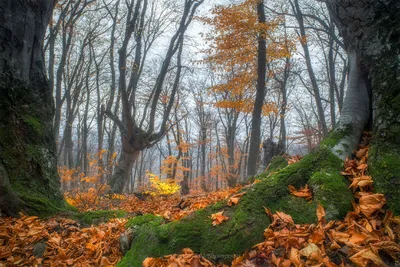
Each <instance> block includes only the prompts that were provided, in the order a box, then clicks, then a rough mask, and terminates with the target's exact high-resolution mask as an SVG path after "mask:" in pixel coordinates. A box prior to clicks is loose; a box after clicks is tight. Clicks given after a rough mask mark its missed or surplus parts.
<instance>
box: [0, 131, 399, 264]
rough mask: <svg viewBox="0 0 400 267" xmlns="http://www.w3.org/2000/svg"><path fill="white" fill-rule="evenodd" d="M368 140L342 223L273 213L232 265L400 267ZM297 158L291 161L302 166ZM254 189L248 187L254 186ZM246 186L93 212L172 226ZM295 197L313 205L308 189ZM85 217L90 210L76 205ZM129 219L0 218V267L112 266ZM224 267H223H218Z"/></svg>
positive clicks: (110, 205)
mask: <svg viewBox="0 0 400 267" xmlns="http://www.w3.org/2000/svg"><path fill="white" fill-rule="evenodd" d="M367 142H368V137H367V136H366V137H365V138H364V141H363V142H362V143H361V145H360V148H359V150H358V151H357V153H356V157H355V159H352V160H346V162H345V169H344V171H343V172H342V175H344V176H346V177H347V178H348V179H349V183H350V186H349V188H351V189H352V190H353V192H354V195H355V199H356V201H355V202H354V203H353V211H350V212H349V213H348V214H347V216H346V217H345V219H344V220H343V221H330V222H328V223H327V222H326V220H325V211H324V208H323V207H322V206H318V209H317V210H316V214H317V217H318V224H302V225H300V224H296V223H295V222H294V221H293V219H292V218H291V216H290V215H287V214H285V213H282V212H276V213H275V214H272V213H271V211H270V210H269V209H267V208H266V209H265V211H266V214H267V215H268V216H269V217H270V218H271V221H272V223H271V225H270V226H269V227H268V228H267V229H265V231H264V241H263V242H261V243H259V244H254V246H253V247H252V248H249V250H248V252H247V253H245V254H244V255H238V256H237V257H236V258H235V259H234V260H233V262H232V263H231V266H236V267H239V266H243V267H252V266H277V267H290V266H295V267H302V266H315V267H317V266H327V267H343V266H360V267H366V266H377V267H383V266H400V263H399V255H400V245H399V241H400V217H395V216H393V214H392V213H391V211H386V210H384V209H383V208H384V205H385V202H386V201H385V198H384V196H383V195H382V194H375V193H373V192H372V185H373V180H372V177H370V176H368V175H367V174H366V170H367V168H368V165H367V159H368V147H367ZM298 160H299V158H295V159H293V160H292V162H295V161H298ZM249 186H251V185H249ZM240 189H241V187H239V186H238V187H236V188H233V189H227V190H225V191H219V192H212V193H208V194H198V193H196V194H194V195H189V196H186V197H184V198H180V197H177V196H170V197H162V196H143V195H124V196H114V197H108V198H107V197H105V198H102V199H99V202H98V203H97V204H98V205H96V207H93V208H91V209H94V208H96V209H107V210H115V211H116V213H117V210H119V211H120V210H123V211H124V216H125V217H132V216H136V215H141V214H146V213H152V214H155V215H159V216H162V217H164V218H165V219H166V220H167V221H173V220H179V219H181V218H183V217H184V216H187V215H188V214H190V213H193V212H194V211H196V210H198V209H202V208H204V207H206V206H208V205H211V204H214V203H216V202H218V201H221V200H224V199H226V201H227V202H228V205H236V204H237V203H238V202H239V201H240V198H241V196H242V195H243V194H244V193H238V191H239V190H240ZM289 191H290V192H291V194H292V195H294V196H297V197H302V198H304V199H306V200H307V201H308V200H311V199H312V192H311V190H310V189H309V187H308V185H304V186H303V188H300V189H296V188H294V187H293V186H291V185H289ZM78 208H80V210H81V212H85V211H88V208H87V207H83V206H81V207H79V206H78ZM211 219H212V220H213V222H212V225H210V227H220V225H223V223H224V222H225V221H227V220H229V217H227V216H225V215H224V214H223V212H217V213H215V214H213V215H212V216H211ZM126 221H127V218H112V219H110V220H108V221H106V222H103V223H100V224H98V225H91V226H90V227H83V225H81V224H80V223H79V221H75V220H72V219H69V218H63V217H54V218H49V219H47V220H40V219H39V218H37V217H35V216H25V215H23V214H21V217H20V218H9V217H0V267H3V266H114V265H115V264H116V263H117V262H118V261H119V259H120V258H121V257H122V252H121V248H120V237H121V235H123V233H124V231H125V223H126ZM143 266H145V267H162V266H170V267H175V266H199V267H200V266H202V267H207V266H216V265H214V264H213V263H212V262H211V261H209V260H207V259H205V258H204V257H203V256H202V255H196V254H195V253H194V252H193V251H192V250H191V249H190V248H185V249H183V250H182V253H181V254H175V255H168V256H165V257H163V258H147V259H146V260H145V261H144V262H143ZM218 266H221V265H218Z"/></svg>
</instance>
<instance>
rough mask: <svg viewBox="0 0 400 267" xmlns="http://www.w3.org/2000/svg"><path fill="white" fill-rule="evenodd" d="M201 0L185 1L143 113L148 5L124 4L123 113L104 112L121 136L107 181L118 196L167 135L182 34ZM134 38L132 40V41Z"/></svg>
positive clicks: (120, 65)
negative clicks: (146, 153)
mask: <svg viewBox="0 0 400 267" xmlns="http://www.w3.org/2000/svg"><path fill="white" fill-rule="evenodd" d="M203 1H204V0H199V1H196V0H185V1H184V4H183V11H182V15H181V17H180V19H179V23H178V27H177V29H176V31H175V33H174V34H173V36H172V37H171V39H170V40H169V44H168V48H167V51H166V52H165V57H164V60H163V62H162V65H161V69H160V70H159V73H158V76H157V78H156V82H155V84H154V86H153V87H152V89H151V94H150V96H148V99H147V102H146V103H145V105H144V106H145V107H144V109H143V110H142V111H139V109H138V106H139V105H138V103H137V95H138V91H139V89H138V88H139V80H140V77H141V74H142V71H143V66H144V63H145V56H146V53H147V52H148V49H149V46H151V42H150V44H149V43H148V40H146V39H145V38H144V35H145V19H146V16H147V12H148V8H149V5H148V4H149V3H148V1H147V0H142V1H127V2H126V4H127V9H128V11H127V12H128V13H127V16H126V27H125V33H124V37H123V40H122V44H121V47H120V48H119V50H118V55H119V61H118V68H119V80H118V90H119V93H120V95H121V104H122V114H121V116H118V115H117V114H114V113H113V112H112V111H111V110H110V106H108V107H107V109H106V111H105V113H106V115H107V116H108V117H109V118H110V119H112V120H113V121H115V123H116V124H117V125H118V127H119V130H120V133H121V144H122V149H121V153H120V156H119V159H118V165H117V166H116V167H115V170H114V174H113V176H112V178H111V181H110V186H111V190H112V192H114V193H121V192H122V191H123V189H124V188H125V186H126V184H127V182H128V181H129V179H130V175H131V171H132V166H133V163H134V162H135V160H136V159H137V157H138V156H139V153H140V151H142V150H144V149H146V148H149V147H152V146H153V145H155V144H156V143H157V142H158V141H160V140H161V139H162V138H163V137H164V135H165V133H166V130H167V128H168V127H167V122H168V119H169V114H170V113H171V109H172V107H173V104H174V99H175V95H176V94H177V91H178V88H179V84H180V78H181V77H180V75H181V70H182V63H181V56H182V50H183V41H184V35H185V32H186V29H187V28H188V26H189V25H190V23H191V21H192V19H193V16H194V14H195V12H196V9H197V8H198V7H199V6H200V5H201V4H202V3H203ZM150 34H151V33H150ZM133 38H134V40H132V39H133ZM132 41H134V43H135V46H134V48H133V49H132V48H131V47H130V46H129V44H130V42H132ZM130 49H132V50H133V52H134V53H133V54H134V55H133V62H132V64H129V62H128V57H129V56H130V52H129V50H130ZM174 56H176V61H177V63H176V66H177V70H176V73H175V80H174V85H173V89H172V91H171V94H170V96H169V100H168V105H167V109H166V110H164V112H163V115H162V116H160V117H161V118H159V120H160V122H159V125H157V123H158V121H157V111H158V105H159V102H160V96H161V93H162V91H163V87H164V82H165V79H166V76H167V75H168V73H169V72H170V68H171V65H172V59H173V57H174ZM113 89H114V88H113Z"/></svg>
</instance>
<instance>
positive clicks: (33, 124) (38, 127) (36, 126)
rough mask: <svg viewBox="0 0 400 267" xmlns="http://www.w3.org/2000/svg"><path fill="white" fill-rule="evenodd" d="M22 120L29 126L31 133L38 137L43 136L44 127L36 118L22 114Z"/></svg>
mask: <svg viewBox="0 0 400 267" xmlns="http://www.w3.org/2000/svg"><path fill="white" fill-rule="evenodd" d="M22 119H23V121H24V122H25V123H26V124H27V125H29V127H30V128H31V130H32V131H33V132H35V133H37V134H38V135H42V134H43V127H44V125H43V123H42V122H41V121H40V120H39V119H38V118H36V117H34V116H32V115H29V114H24V115H23V117H22Z"/></svg>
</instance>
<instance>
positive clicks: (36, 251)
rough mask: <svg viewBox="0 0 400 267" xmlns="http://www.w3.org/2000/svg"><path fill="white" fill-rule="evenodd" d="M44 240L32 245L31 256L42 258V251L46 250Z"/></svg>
mask: <svg viewBox="0 0 400 267" xmlns="http://www.w3.org/2000/svg"><path fill="white" fill-rule="evenodd" d="M46 247H47V245H46V242H43V241H40V242H38V243H35V244H34V245H33V256H35V257H36V258H42V257H43V254H44V251H45V250H46Z"/></svg>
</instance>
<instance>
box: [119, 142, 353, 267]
mask: <svg viewBox="0 0 400 267" xmlns="http://www.w3.org/2000/svg"><path fill="white" fill-rule="evenodd" d="M342 166H343V163H342V161H341V160H340V159H338V158H337V157H336V156H335V155H334V154H333V153H332V152H330V150H329V149H328V148H323V147H321V148H320V149H319V150H317V151H315V152H314V153H312V154H310V155H308V156H306V157H304V158H303V159H302V160H301V161H300V162H298V163H295V164H292V165H289V166H287V167H284V168H282V169H281V170H280V171H278V172H270V173H265V174H262V175H260V176H259V177H256V178H258V179H261V182H259V183H257V184H255V185H254V186H253V187H250V188H248V189H246V190H247V191H246V194H245V195H244V196H243V197H242V198H241V199H240V201H239V203H238V205H237V206H234V207H229V206H227V205H226V202H220V203H217V204H215V205H213V206H210V207H207V208H206V209H203V210H200V211H197V212H195V213H194V214H192V215H190V216H188V217H186V218H184V219H182V220H180V221H177V222H170V223H164V222H163V220H162V219H161V218H159V217H155V216H150V215H146V216H142V217H137V218H135V219H133V220H132V221H131V222H130V223H129V224H128V225H129V226H130V227H132V228H134V238H133V242H132V247H131V249H130V250H129V251H128V252H127V254H126V255H125V257H124V258H123V259H122V260H121V262H120V263H119V265H118V266H141V263H142V261H143V260H144V259H145V258H146V257H150V256H151V257H159V256H163V255H167V254H171V253H178V252H180V250H181V249H182V248H185V247H189V248H191V249H192V250H194V251H195V252H197V253H201V254H202V255H203V256H205V257H207V258H208V259H211V260H213V261H215V262H230V261H231V260H232V258H233V257H234V255H239V254H242V253H243V252H244V251H246V250H247V249H249V248H251V247H252V246H253V245H254V244H257V243H259V242H261V241H262V240H263V231H264V229H265V228H267V227H268V225H269V224H270V220H269V218H268V217H267V216H266V214H265V211H264V207H268V208H270V209H271V210H272V211H277V210H279V211H283V212H285V213H288V214H290V215H292V217H293V219H294V221H295V222H297V223H305V222H308V223H314V222H316V215H315V211H316V207H317V203H322V205H324V206H325V205H326V208H327V210H328V214H329V219H338V218H342V217H343V216H344V215H345V213H346V211H347V209H348V208H349V205H350V202H351V193H350V192H349V190H347V184H346V181H345V179H344V178H343V177H341V176H340V175H339V172H340V171H341V169H342ZM317 172H318V174H315V173H317ZM330 178H332V179H330ZM307 183H310V184H312V186H313V187H314V188H315V192H316V195H315V198H316V200H314V201H312V202H310V203H308V202H306V201H305V200H304V199H301V198H296V197H293V196H290V195H289V190H288V185H293V186H295V187H297V188H299V187H300V186H304V185H305V184H307ZM323 183H326V184H323ZM336 190H339V191H337V192H335V191H336ZM334 192H335V193H334ZM338 199H340V201H337V200H338ZM346 201H348V202H346ZM219 211H224V215H225V216H228V217H229V220H228V221H226V222H224V223H222V224H221V225H217V226H212V220H211V218H210V215H211V214H213V213H216V212H219Z"/></svg>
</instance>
